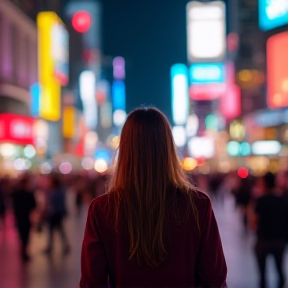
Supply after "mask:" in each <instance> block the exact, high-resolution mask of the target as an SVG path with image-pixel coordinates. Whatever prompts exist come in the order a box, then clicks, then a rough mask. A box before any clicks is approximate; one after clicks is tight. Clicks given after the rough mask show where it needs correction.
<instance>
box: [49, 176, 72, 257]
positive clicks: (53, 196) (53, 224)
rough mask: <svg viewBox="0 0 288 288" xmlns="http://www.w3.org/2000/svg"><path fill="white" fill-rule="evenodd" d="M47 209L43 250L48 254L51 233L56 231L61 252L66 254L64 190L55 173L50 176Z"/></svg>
mask: <svg viewBox="0 0 288 288" xmlns="http://www.w3.org/2000/svg"><path fill="white" fill-rule="evenodd" d="M46 205H47V208H46V209H47V210H46V219H47V222H48V229H49V230H48V231H49V236H48V246H47V248H46V249H45V250H44V252H45V253H46V254H50V253H51V252H52V249H53V235H54V232H55V231H58V232H59V233H60V236H61V240H62V252H63V255H66V254H68V253H69V251H70V247H69V243H68V238H67V235H66V232H65V229H64V223H63V222H64V219H65V216H66V214H67V209H66V192H65V188H64V186H63V185H62V183H61V180H60V178H59V175H57V174H56V173H54V174H52V175H51V176H50V187H49V189H48V192H47V203H46Z"/></svg>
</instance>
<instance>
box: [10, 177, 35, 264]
mask: <svg viewBox="0 0 288 288" xmlns="http://www.w3.org/2000/svg"><path fill="white" fill-rule="evenodd" d="M12 205H13V210H14V216H15V220H16V227H17V230H18V233H19V236H20V241H21V258H22V260H23V261H25V262H26V261H29V260H30V256H29V254H28V251H27V249H28V244H29V235H30V230H31V226H32V223H31V214H32V212H33V211H34V210H35V209H36V201H35V196H34V191H33V190H32V189H31V186H30V178H29V176H28V175H25V176H23V178H22V179H20V181H19V182H18V183H17V184H16V187H15V190H14V191H13V193H12Z"/></svg>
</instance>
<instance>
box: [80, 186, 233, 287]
mask: <svg viewBox="0 0 288 288" xmlns="http://www.w3.org/2000/svg"><path fill="white" fill-rule="evenodd" d="M169 193H176V195H175V196H176V197H175V200H176V201H175V206H174V208H175V209H171V210H170V211H167V215H166V216H165V222H166V223H167V228H168V229H167V230H166V235H165V239H164V241H165V246H166V250H167V253H168V255H167V256H166V258H165V260H164V261H163V262H162V263H161V264H160V265H159V266H157V267H149V266H148V265H146V264H145V263H142V264H140V266H139V264H138V263H137V261H136V260H135V259H132V260H129V243H130V239H129V231H128V228H127V225H125V222H122V224H121V225H120V226H119V227H118V228H119V229H118V231H116V230H115V228H114V225H113V223H114V215H115V211H114V209H113V208H114V207H113V203H114V201H113V199H111V198H113V197H115V196H116V195H113V194H112V193H111V194H110V195H108V194H106V195H103V196H100V197H98V198H96V199H95V200H94V201H93V202H92V204H91V206H90V208H89V213H88V218H87V226H86V231H85V237H84V238H85V241H84V242H83V250H82V279H81V287H107V276H108V274H109V282H110V285H111V287H201V285H203V287H225V280H226V273H227V268H226V263H225V259H224V256H223V251H222V245H221V240H220V237H219V232H218V228H217V224H216V221H215V218H214V214H213V211H212V208H211V203H210V199H209V198H208V197H207V196H206V195H205V194H204V193H201V192H194V191H191V192H190V193H193V199H194V201H195V204H196V206H197V208H198V211H199V223H200V231H199V228H198V225H197V220H196V219H195V217H194V215H193V213H192V211H190V213H189V214H188V217H187V219H186V217H185V215H186V209H187V202H186V201H185V198H183V195H181V193H177V192H175V190H174V191H170V192H169ZM109 197H110V199H109ZM111 200H112V201H111ZM172 210H173V211H172ZM208 232H209V233H208ZM88 279H90V280H88ZM90 281H91V282H90Z"/></svg>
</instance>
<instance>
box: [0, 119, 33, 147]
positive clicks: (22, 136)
mask: <svg viewBox="0 0 288 288" xmlns="http://www.w3.org/2000/svg"><path fill="white" fill-rule="evenodd" d="M33 125H34V118H32V117H27V116H21V115H14V114H0V142H11V143H15V144H21V145H27V144H34V137H33Z"/></svg>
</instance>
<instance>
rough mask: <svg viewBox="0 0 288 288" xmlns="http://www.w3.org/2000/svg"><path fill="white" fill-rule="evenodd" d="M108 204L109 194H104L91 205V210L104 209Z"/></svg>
mask: <svg viewBox="0 0 288 288" xmlns="http://www.w3.org/2000/svg"><path fill="white" fill-rule="evenodd" d="M107 204H108V194H102V195H100V196H97V197H96V198H94V199H93V200H92V201H91V203H90V207H91V208H104V207H105V206H106V205H107Z"/></svg>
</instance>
